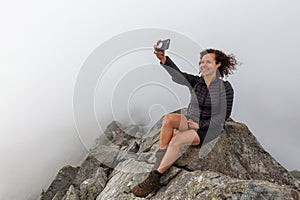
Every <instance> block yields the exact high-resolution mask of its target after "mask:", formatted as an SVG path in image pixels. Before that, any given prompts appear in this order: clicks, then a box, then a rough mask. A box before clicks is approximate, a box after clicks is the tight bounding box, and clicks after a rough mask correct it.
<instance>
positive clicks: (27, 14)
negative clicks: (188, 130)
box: [0, 0, 300, 200]
mask: <svg viewBox="0 0 300 200" xmlns="http://www.w3.org/2000/svg"><path fill="white" fill-rule="evenodd" d="M299 9H300V3H299V2H298V1H292V0H290V1H279V0H277V1H274V0H273V1H271V0H262V1H259V2H253V1H238V0H228V1H217V0H212V1H196V0H194V1H189V2H188V3H187V2H185V3H181V1H168V2H166V1H165V2H162V1H157V0H154V1H151V2H142V1H137V0H132V1H119V0H118V1H105V2H104V1H97V2H96V1H85V2H82V1H77V0H75V1H74V0H73V1H70V0H64V1H56V0H54V1H51V2H40V1H37V0H36V1H26V2H24V1H19V0H15V1H14V0H13V1H7V2H1V4H0V21H1V33H0V44H1V45H0V58H1V59H0V66H1V67H0V87H1V98H0V101H1V104H0V106H1V114H0V119H1V126H0V134H1V135H0V137H1V140H0V148H1V151H0V156H1V167H0V177H1V180H2V182H1V185H0V199H10V200H11V199H37V198H38V196H39V194H40V193H41V191H42V189H46V188H47V187H48V186H49V184H50V183H51V181H52V179H53V178H54V177H55V175H56V173H57V172H58V170H59V169H60V168H61V167H63V166H64V165H74V166H75V165H78V164H79V163H80V162H81V161H82V160H83V159H84V156H85V155H86V153H87V151H88V148H89V147H90V146H91V145H92V142H93V140H94V138H95V137H97V136H99V134H101V129H100V128H99V127H96V126H95V127H96V128H95V129H93V131H95V130H96V131H95V133H93V134H91V135H89V129H88V128H91V127H93V126H94V125H93V124H91V121H89V120H88V118H85V119H86V121H81V123H83V124H84V126H79V123H78V121H76V120H77V119H76V116H77V115H76V110H75V111H74V104H73V103H74V95H75V94H76V85H77V84H78V81H79V77H80V76H79V75H80V74H81V73H82V72H83V71H82V69H83V68H84V66H86V64H87V61H89V59H90V58H91V55H93V53H95V52H96V50H97V49H98V48H99V47H100V46H101V45H102V44H104V43H105V42H106V41H109V40H110V39H111V38H114V37H116V36H118V35H122V34H124V33H126V32H130V31H133V30H139V29H151V28H153V29H161V30H166V31H162V33H168V32H173V33H178V34H177V35H182V36H185V38H186V39H188V38H189V39H190V40H191V41H194V42H195V43H197V44H198V45H199V47H201V48H209V47H213V48H218V49H222V50H223V51H224V52H226V53H234V54H235V55H236V58H237V59H238V60H239V61H240V62H242V63H243V64H242V65H241V66H238V70H237V71H236V72H235V73H234V74H233V75H232V76H229V78H228V80H229V81H230V82H231V83H232V85H233V88H234V90H235V98H234V106H233V112H232V116H231V117H232V118H233V119H234V120H236V121H238V122H242V123H245V124H246V125H247V126H248V127H249V129H250V130H251V131H252V132H253V134H254V135H255V137H257V139H258V140H259V141H260V143H261V144H262V146H263V147H264V148H265V149H266V150H267V151H268V152H269V153H270V154H271V155H272V156H273V157H274V158H275V159H276V160H277V161H279V162H280V163H281V164H282V165H283V166H284V167H285V168H287V169H288V170H293V169H299V168H300V161H299V159H297V157H298V152H299V141H300V140H299V139H300V138H299V137H300V136H299V134H297V133H298V132H299V130H298V124H299V122H300V121H299V113H300V105H299V97H300V94H299V92H298V90H297V88H298V86H299V85H300V81H299V79H298V74H299V71H300V70H299V64H298V52H299V50H298V48H299V46H300V40H299V35H300V27H299V25H297V24H299V22H298V21H299V20H298V19H299V17H300V16H299ZM157 33H158V32H157ZM157 33H156V34H157ZM154 35H155V34H154ZM158 35H159V34H157V36H158ZM155 36H156V35H155ZM171 36H172V35H171ZM153 37H154V36H153ZM161 37H162V38H166V37H168V35H162V36H161ZM178 37H179V36H178ZM172 38H173V39H172ZM176 38H177V36H176V37H175V36H174V35H173V36H172V37H171V47H170V48H173V52H176V51H175V50H178V51H179V50H180V48H179V46H180V45H179V44H178V43H179V39H177V40H176ZM137 39H143V37H141V38H137ZM157 39H160V38H150V37H148V38H146V39H145V40H144V41H145V45H144V46H143V47H145V46H147V45H148V44H149V48H146V47H145V48H144V50H143V51H140V52H133V53H131V54H130V55H129V54H128V56H123V57H122V58H120V59H118V60H114V62H113V63H112V64H111V68H110V69H111V70H112V71H110V72H109V73H108V74H107V75H106V76H104V77H103V79H102V81H104V82H101V81H99V82H97V85H95V88H92V89H93V90H95V96H94V98H95V100H97V101H96V103H95V105H94V106H95V108H96V110H95V113H94V115H95V116H96V118H97V117H98V118H97V119H98V120H99V122H100V125H101V127H102V128H105V125H107V124H108V123H109V122H110V120H111V119H117V120H118V121H120V122H121V123H124V125H128V124H131V123H136V124H143V125H145V126H147V125H148V127H150V126H151V124H153V123H155V120H157V118H158V116H160V115H163V114H164V113H167V112H169V111H171V110H174V109H176V108H178V107H181V106H186V105H187V103H188V99H189V98H188V96H187V95H188V93H187V90H186V89H185V88H183V87H182V86H178V85H176V84H174V83H172V82H171V80H170V77H169V76H168V75H167V74H166V73H165V72H164V71H163V70H162V69H161V68H160V66H159V65H158V61H157V59H156V58H155V56H154V55H153V53H152V50H151V46H152V44H153V43H155V42H156V40H157ZM133 41H134V39H133ZM152 41H153V42H152ZM127 42H128V43H129V44H130V43H132V41H127ZM181 44H182V43H181ZM126 45H127V43H126V42H125V41H123V42H122V43H120V48H122V47H123V48H125V47H126ZM172 45H173V46H172ZM176 45H177V46H176ZM175 47H176V49H174V48H175ZM184 48H187V47H184ZM128 50H131V49H128ZM170 50H171V49H170ZM107 52H110V51H109V47H108V48H107ZM107 52H106V51H103V53H102V55H103V57H108V56H113V54H112V55H108V54H106V53H107ZM112 52H114V51H112ZM185 52H186V53H187V54H186V55H185V58H186V57H188V60H189V61H191V62H186V61H185V60H184V59H182V57H180V56H178V55H177V54H175V53H172V52H170V54H168V55H170V56H171V57H172V58H174V61H175V62H176V63H178V64H179V67H180V68H181V69H182V70H184V71H188V72H190V73H195V74H196V73H197V65H198V61H199V60H198V59H199V57H198V56H199V52H198V49H197V48H196V47H193V48H190V50H187V51H185ZM96 64H97V63H96ZM121 65H122V67H123V68H124V69H126V70H129V69H131V68H132V67H134V66H139V68H138V70H135V71H132V73H130V74H128V76H125V77H123V79H117V78H118V77H114V76H117V75H118V76H122V75H123V74H124V73H123V72H122V71H120V69H119V68H118V67H119V66H121ZM95 66H96V65H95ZM100 68H101V65H100V64H99V69H100ZM126 70H125V71H126ZM139 70H141V71H139ZM118 72H119V73H118ZM126 72H128V71H126ZM141 74H144V76H141ZM96 75H97V76H100V74H96ZM139 78H140V79H141V80H144V81H145V80H147V81H153V82H156V83H157V82H159V81H160V80H163V81H162V82H159V83H161V84H163V85H165V86H168V87H167V88H172V91H175V94H176V97H174V95H172V93H165V94H164V96H163V98H161V99H163V101H159V100H158V99H157V98H154V96H155V94H157V93H158V92H159V94H163V91H161V92H160V89H161V88H160V87H156V86H153V85H152V86H151V87H152V88H151V87H149V88H148V87H145V88H144V89H145V91H146V93H145V92H144V91H142V90H139V91H140V93H136V94H137V95H136V96H134V98H132V99H130V102H132V103H130V106H128V105H127V102H126V103H124V101H123V99H122V98H121V97H122V95H121V94H124V93H122V92H123V91H124V90H126V88H127V89H128V88H130V87H131V85H130V84H133V86H132V87H131V88H133V89H136V88H137V85H136V84H138V83H139V82H138V79H139ZM97 80H99V78H98V79H97ZM115 80H121V81H120V83H119V84H120V85H117V86H118V87H116V93H115V95H116V96H112V97H114V98H112V101H111V102H112V107H113V108H115V109H114V111H115V113H114V114H112V113H106V112H104V111H106V110H105V106H106V103H110V102H105V98H104V97H106V96H105V95H106V94H109V93H106V90H103V88H102V89H101V87H104V88H105V87H106V85H109V84H113V83H115ZM87 81H88V80H87ZM134 81H137V82H134ZM140 83H141V82H140ZM140 83H139V84H140ZM153 87H154V88H153ZM151 91H152V94H151ZM130 92H132V91H130V90H129V91H128V93H130ZM118 95H121V96H118ZM151 96H153V98H151ZM177 97H181V98H180V99H179V100H178V99H177V100H175V99H176V98H177ZM101 100H103V102H101ZM126 101H128V99H126ZM122 102H123V103H124V106H126V105H127V106H128V107H126V108H124V106H120V105H123V104H122ZM82 109H83V111H84V110H85V109H84V108H82ZM126 109H127V110H126ZM128 110H129V112H130V114H131V118H130V119H129V118H128V117H127V114H124V113H125V112H128ZM83 116H84V115H83ZM88 116H89V115H88ZM103 116H104V117H103ZM105 116H106V117H105ZM93 120H94V118H93ZM84 127H86V128H87V129H86V132H85V130H84ZM87 138H88V139H87Z"/></svg>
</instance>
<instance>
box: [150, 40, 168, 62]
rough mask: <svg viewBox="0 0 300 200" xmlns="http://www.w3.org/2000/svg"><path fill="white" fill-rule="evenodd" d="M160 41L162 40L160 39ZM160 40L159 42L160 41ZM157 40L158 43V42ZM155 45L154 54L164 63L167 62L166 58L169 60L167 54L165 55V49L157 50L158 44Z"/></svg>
mask: <svg viewBox="0 0 300 200" xmlns="http://www.w3.org/2000/svg"><path fill="white" fill-rule="evenodd" d="M159 41H160V40H159ZM159 41H158V42H159ZM158 42H157V43H158ZM153 47H154V52H153V53H154V54H155V55H156V57H157V58H158V59H159V61H160V62H161V63H162V64H165V62H166V60H167V58H166V56H165V50H156V48H157V45H154V46H153Z"/></svg>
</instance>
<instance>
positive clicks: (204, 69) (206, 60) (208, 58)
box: [200, 53, 221, 77]
mask: <svg viewBox="0 0 300 200" xmlns="http://www.w3.org/2000/svg"><path fill="white" fill-rule="evenodd" d="M220 66H221V63H218V64H216V60H215V54H214V53H208V54H206V55H204V56H203V57H202V59H201V61H200V71H201V74H202V76H203V77H205V76H215V75H216V71H217V69H218V67H220Z"/></svg>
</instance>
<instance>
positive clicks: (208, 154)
mask: <svg viewBox="0 0 300 200" xmlns="http://www.w3.org/2000/svg"><path fill="white" fill-rule="evenodd" d="M212 143H213V144H212ZM207 146H208V148H207ZM205 148H207V149H205ZM202 149H203V150H204V153H203V152H202ZM208 150H210V151H208ZM176 165H177V166H180V167H184V168H185V169H188V170H191V171H194V170H202V171H205V170H210V171H215V172H220V173H223V174H225V175H228V176H231V177H234V178H240V179H258V180H266V181H270V182H273V183H277V184H280V185H282V184H284V185H290V186H291V187H293V188H295V189H299V185H298V181H297V180H296V179H295V178H294V177H292V176H291V175H290V174H289V173H288V171H287V170H286V169H285V168H284V167H282V166H281V165H280V164H279V163H278V162H277V161H276V160H275V159H274V158H273V157H272V156H271V155H270V154H269V153H268V152H266V151H265V150H264V149H263V148H262V146H261V145H260V144H259V142H258V141H257V139H256V138H255V137H254V135H253V134H252V133H251V132H250V131H249V129H248V128H247V126H246V125H244V124H241V123H237V122H234V121H229V122H226V125H225V130H223V132H222V133H221V135H220V136H219V137H218V138H216V139H215V140H213V141H211V142H210V143H207V144H205V145H204V146H203V147H202V148H201V149H199V148H198V147H189V148H188V150H187V151H186V152H185V153H184V154H183V156H181V158H180V159H179V160H177V161H176Z"/></svg>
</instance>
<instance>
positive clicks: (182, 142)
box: [157, 130, 200, 173]
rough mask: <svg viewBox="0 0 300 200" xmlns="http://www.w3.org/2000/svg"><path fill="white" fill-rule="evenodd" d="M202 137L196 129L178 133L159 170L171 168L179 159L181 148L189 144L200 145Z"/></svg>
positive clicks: (171, 142)
mask: <svg viewBox="0 0 300 200" xmlns="http://www.w3.org/2000/svg"><path fill="white" fill-rule="evenodd" d="M199 143H200V138H199V136H198V134H197V133H196V131H195V130H187V131H183V132H180V133H177V134H176V135H174V136H173V138H172V139H171V141H170V143H169V145H168V149H167V152H166V154H165V155H164V157H163V159H162V161H161V163H160V165H159V167H158V170H157V171H158V172H159V173H164V172H165V171H166V170H167V169H169V168H170V167H171V166H172V164H173V163H174V162H175V161H176V160H177V159H178V155H179V153H180V149H181V148H182V147H184V146H187V145H198V144H199Z"/></svg>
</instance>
